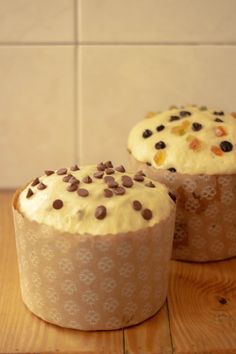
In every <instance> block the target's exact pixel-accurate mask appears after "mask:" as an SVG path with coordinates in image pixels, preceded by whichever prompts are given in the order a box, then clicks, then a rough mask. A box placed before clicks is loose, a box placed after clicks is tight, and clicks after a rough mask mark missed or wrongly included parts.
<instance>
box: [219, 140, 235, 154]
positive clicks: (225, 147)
mask: <svg viewBox="0 0 236 354" xmlns="http://www.w3.org/2000/svg"><path fill="white" fill-rule="evenodd" d="M220 148H221V150H222V151H224V152H229V151H231V150H233V145H232V144H231V143H230V142H229V141H227V140H225V141H222V142H221V143H220Z"/></svg>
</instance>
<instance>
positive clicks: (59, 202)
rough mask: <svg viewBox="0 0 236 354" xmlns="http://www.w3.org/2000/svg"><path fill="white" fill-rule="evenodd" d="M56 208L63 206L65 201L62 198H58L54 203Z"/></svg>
mask: <svg viewBox="0 0 236 354" xmlns="http://www.w3.org/2000/svg"><path fill="white" fill-rule="evenodd" d="M52 206H53V208H54V209H61V208H62V207H63V201H62V200H61V199H56V200H54V202H53V203H52Z"/></svg>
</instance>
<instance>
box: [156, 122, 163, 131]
mask: <svg viewBox="0 0 236 354" xmlns="http://www.w3.org/2000/svg"><path fill="white" fill-rule="evenodd" d="M163 129H165V126H164V125H163V124H161V125H158V127H156V130H157V131H158V132H161V131H162V130H163Z"/></svg>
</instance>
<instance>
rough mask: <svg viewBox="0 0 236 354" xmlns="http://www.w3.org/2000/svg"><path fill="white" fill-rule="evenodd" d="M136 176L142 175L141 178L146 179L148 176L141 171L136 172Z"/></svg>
mask: <svg viewBox="0 0 236 354" xmlns="http://www.w3.org/2000/svg"><path fill="white" fill-rule="evenodd" d="M136 175H140V176H143V177H146V175H145V173H144V172H143V170H140V171H138V172H136Z"/></svg>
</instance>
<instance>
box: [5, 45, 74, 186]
mask: <svg viewBox="0 0 236 354" xmlns="http://www.w3.org/2000/svg"><path fill="white" fill-rule="evenodd" d="M0 92H1V94H0V110H1V114H0V166H1V173H0V187H1V188H3V187H8V188H9V187H15V186H18V185H21V184H24V183H26V182H27V181H29V180H30V179H31V178H32V177H34V176H37V175H40V174H41V173H42V172H43V171H44V170H45V169H50V168H56V167H59V166H64V165H65V166H66V165H68V164H70V163H71V162H73V160H74V158H75V156H74V110H73V107H74V102H73V48H72V47H68V46H56V47H55V46H53V47H49V46H46V47H45V46H39V47H24V46H20V47H15V46H13V47H4V46H1V47H0Z"/></svg>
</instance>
